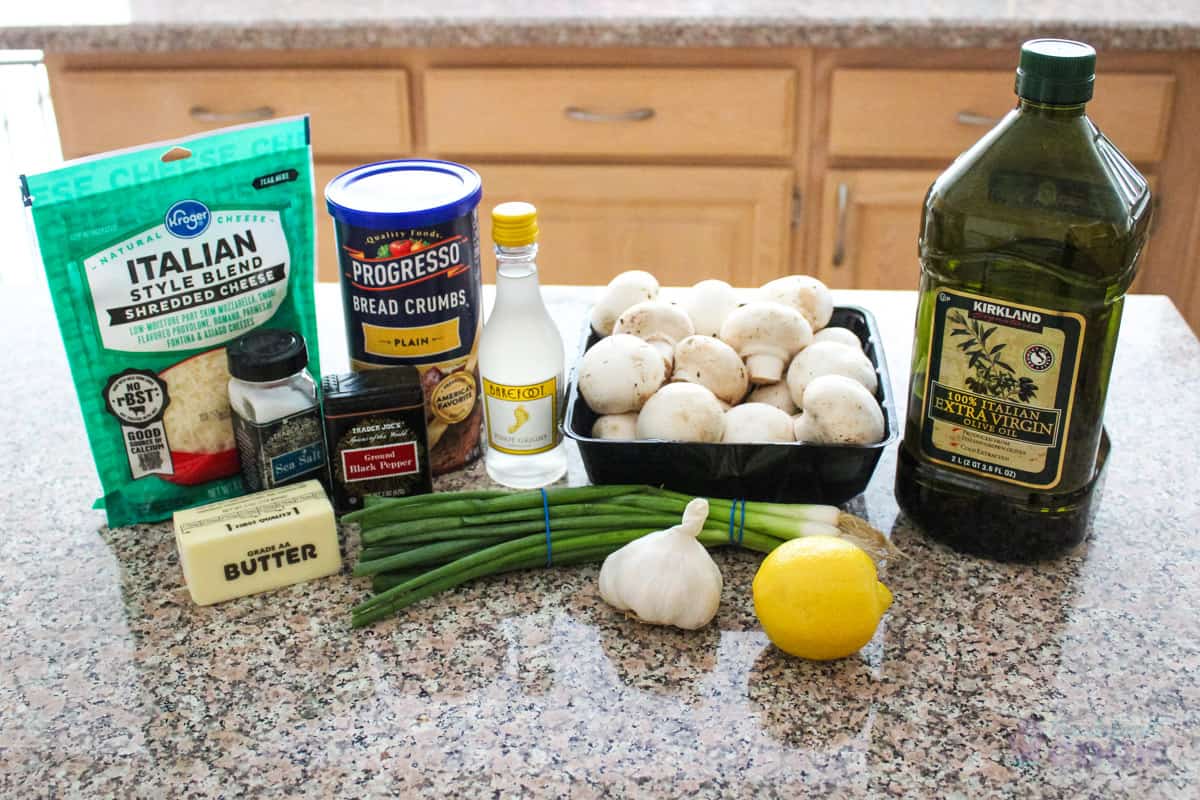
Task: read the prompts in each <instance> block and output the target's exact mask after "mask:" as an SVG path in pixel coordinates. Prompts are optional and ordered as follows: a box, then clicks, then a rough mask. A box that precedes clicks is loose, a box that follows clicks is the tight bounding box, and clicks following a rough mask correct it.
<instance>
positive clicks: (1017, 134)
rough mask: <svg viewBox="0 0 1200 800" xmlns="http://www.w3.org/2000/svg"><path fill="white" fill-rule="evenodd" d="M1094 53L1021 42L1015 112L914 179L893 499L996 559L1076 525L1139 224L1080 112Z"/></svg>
mask: <svg viewBox="0 0 1200 800" xmlns="http://www.w3.org/2000/svg"><path fill="white" fill-rule="evenodd" d="M1095 64H1096V53H1095V51H1094V50H1093V49H1092V48H1091V47H1089V46H1088V45H1086V44H1082V43H1080V42H1071V41H1065V40H1058V39H1037V40H1033V41H1030V42H1026V43H1025V45H1024V46H1023V47H1022V48H1021V57H1020V66H1019V67H1018V69H1017V80H1016V93H1017V96H1018V98H1019V102H1018V104H1017V107H1016V108H1015V109H1013V110H1012V111H1011V112H1009V113H1008V115H1007V116H1005V117H1004V119H1003V120H1001V121H1000V123H999V124H997V125H996V127H995V128H993V129H992V130H991V131H990V132H989V133H987V134H986V135H985V136H984V137H983V138H982V139H981V140H980V141H979V142H977V143H976V144H975V145H974V146H973V147H971V149H969V150H968V151H967V152H965V153H963V154H962V155H961V156H959V157H958V159H957V160H955V162H954V163H953V164H952V165H951V166H950V168H949V169H947V170H946V172H944V173H943V174H942V175H941V176H940V177H939V178H938V179H937V180H936V181H934V183H933V186H932V187H930V189H929V193H928V195H927V196H926V198H925V207H924V212H923V214H922V219H921V233H920V240H919V250H920V258H921V285H920V299H919V305H918V308H917V320H916V334H915V337H914V342H913V355H912V372H911V383H910V390H909V403H908V415H907V420H906V425H905V431H904V440H903V443H902V444H901V447H900V454H899V465H898V468H897V473H896V497H897V500H898V501H899V503H900V506H901V508H902V509H903V510H904V511H905V513H906V514H908V516H909V517H910V518H912V519H913V520H914V521H915V522H916V523H917V524H918V525H919V526H920V527H921V528H922V529H923V530H924V531H925V532H926V533H927V534H928V535H930V536H932V537H934V538H936V539H939V540H941V541H943V542H945V543H947V544H949V545H951V546H952V547H955V548H957V549H960V550H963V551H967V552H971V553H976V554H979V555H983V556H987V557H990V558H996V559H1002V560H1035V559H1040V558H1046V557H1053V556H1054V555H1057V554H1059V553H1061V552H1062V551H1064V550H1066V549H1068V548H1070V547H1072V546H1074V545H1076V544H1078V543H1079V542H1080V541H1082V540H1083V538H1084V537H1085V535H1086V533H1087V524H1088V519H1089V511H1090V506H1091V501H1092V494H1093V489H1094V488H1095V479H1096V471H1097V470H1096V464H1097V452H1098V449H1099V446H1100V441H1101V433H1102V422H1103V416H1104V400H1105V395H1106V393H1107V389H1108V378H1109V372H1110V370H1111V367H1112V360H1113V352H1114V350H1115V348H1116V344H1117V330H1118V328H1119V327H1120V323H1121V309H1122V306H1123V304H1124V296H1125V292H1126V291H1127V290H1128V288H1129V285H1130V283H1131V282H1132V281H1133V278H1134V275H1135V273H1136V269H1137V261H1138V256H1139V255H1140V254H1141V251H1142V248H1143V246H1144V245H1145V243H1146V236H1147V229H1148V226H1149V222H1150V191H1149V188H1148V186H1147V184H1146V179H1145V178H1143V177H1142V175H1141V174H1140V173H1139V172H1138V171H1137V170H1136V169H1135V168H1134V167H1133V165H1132V164H1130V163H1129V161H1128V160H1126V159H1125V157H1124V156H1122V155H1121V153H1120V152H1119V151H1118V150H1117V148H1116V147H1114V146H1113V144H1112V143H1111V142H1109V141H1108V139H1106V138H1105V137H1104V135H1103V134H1102V133H1100V131H1099V130H1098V129H1097V128H1096V126H1095V125H1094V124H1093V123H1092V121H1091V120H1090V119H1088V117H1087V115H1086V114H1085V111H1084V106H1085V103H1087V101H1088V100H1090V99H1091V97H1092V87H1093V84H1094V80H1095Z"/></svg>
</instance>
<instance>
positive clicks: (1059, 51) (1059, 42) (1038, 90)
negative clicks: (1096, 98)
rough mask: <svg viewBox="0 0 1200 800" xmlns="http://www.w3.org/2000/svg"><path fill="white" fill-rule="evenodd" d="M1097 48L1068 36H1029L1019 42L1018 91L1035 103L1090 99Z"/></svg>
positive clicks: (1066, 103)
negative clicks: (1046, 37) (1023, 41)
mask: <svg viewBox="0 0 1200 800" xmlns="http://www.w3.org/2000/svg"><path fill="white" fill-rule="evenodd" d="M1095 82H1096V51H1095V50H1094V49H1093V48H1092V46H1091V45H1089V44H1084V43H1083V42H1072V41H1071V40H1070V39H1031V40H1030V41H1028V42H1026V43H1025V44H1023V45H1021V61H1020V64H1019V66H1018V67H1017V95H1018V96H1019V97H1022V98H1024V99H1026V100H1032V101H1033V102H1035V103H1047V104H1049V105H1056V106H1073V105H1077V104H1079V103H1086V102H1087V101H1088V100H1091V99H1092V85H1093V84H1094V83H1095Z"/></svg>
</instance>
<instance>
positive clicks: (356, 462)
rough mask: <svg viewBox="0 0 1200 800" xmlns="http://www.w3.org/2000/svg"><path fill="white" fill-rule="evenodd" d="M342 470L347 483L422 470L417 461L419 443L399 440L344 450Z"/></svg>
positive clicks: (410, 473) (409, 473)
mask: <svg viewBox="0 0 1200 800" xmlns="http://www.w3.org/2000/svg"><path fill="white" fill-rule="evenodd" d="M342 470H343V474H344V475H345V476H346V478H345V480H346V483H357V482H358V481H369V480H372V479H375V478H390V477H396V476H398V475H412V474H414V473H417V472H419V471H420V470H421V467H420V465H419V464H418V462H417V443H416V442H397V443H395V444H387V445H381V446H379V447H361V448H359V449H357V450H343V451H342Z"/></svg>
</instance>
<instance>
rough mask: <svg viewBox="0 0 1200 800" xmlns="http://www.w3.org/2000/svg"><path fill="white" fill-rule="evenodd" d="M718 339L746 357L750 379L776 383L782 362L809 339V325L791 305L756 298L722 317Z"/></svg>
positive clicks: (787, 359) (781, 370) (810, 329)
mask: <svg viewBox="0 0 1200 800" xmlns="http://www.w3.org/2000/svg"><path fill="white" fill-rule="evenodd" d="M721 341H723V342H725V343H726V344H728V345H729V346H730V347H732V348H733V349H734V350H736V351H737V354H738V355H739V356H741V357H742V358H744V359H747V364H746V366H747V369H748V370H749V372H750V380H751V381H752V382H754V383H756V384H760V383H776V382H778V381H779V376H780V374H781V373H782V372H783V365H784V364H785V363H787V361H789V360H790V359H791V357H792V356H793V355H795V354H796V353H797V352H798V351H799V350H800V349H801V348H803V347H806V346H807V345H808V343H809V342H811V341H812V326H810V325H809V324H808V320H806V319H805V318H804V316H803V315H802V314H801V313H800V312H799V311H797V310H796V309H794V308H792V307H791V306H786V305H784V304H782V303H775V302H772V301H766V300H757V301H754V302H752V303H746V305H744V306H739V307H738V308H736V309H734V311H733V313H732V314H730V315H729V316H728V317H727V318H726V319H725V323H724V324H723V325H722V326H721Z"/></svg>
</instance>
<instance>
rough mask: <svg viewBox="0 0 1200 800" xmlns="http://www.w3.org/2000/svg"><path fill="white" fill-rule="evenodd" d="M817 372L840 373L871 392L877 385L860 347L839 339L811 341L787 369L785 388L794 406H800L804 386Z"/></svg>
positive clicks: (873, 373)
mask: <svg viewBox="0 0 1200 800" xmlns="http://www.w3.org/2000/svg"><path fill="white" fill-rule="evenodd" d="M821 375H844V376H845V377H847V378H852V379H854V380H856V381H858V382H859V383H860V384H862V385H863V386H864V387H866V388H867V390H869V391H870V392H871V393H872V394H873V393H874V392H875V390H876V389H877V388H878V387H879V379H878V378H877V377H876V375H875V365H874V364H872V363H871V359H869V358H867V356H866V355H865V354H864V353H863V351H862V350H859V349H857V348H854V347H849V346H847V345H844V344H841V343H839V342H813V343H812V344H810V345H809V346H808V347H806V348H804V349H803V350H801V351H800V353H799V354H797V356H796V357H795V358H794V359H792V363H791V365H790V366H789V367H788V371H787V385H788V389H789V390H790V391H791V393H792V402H794V403H795V404H796V406H797V407H798V408H804V391H805V387H806V386H807V385H808V384H809V383H811V382H812V381H813V380H814V379H815V378H818V377H820V376H821Z"/></svg>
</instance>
